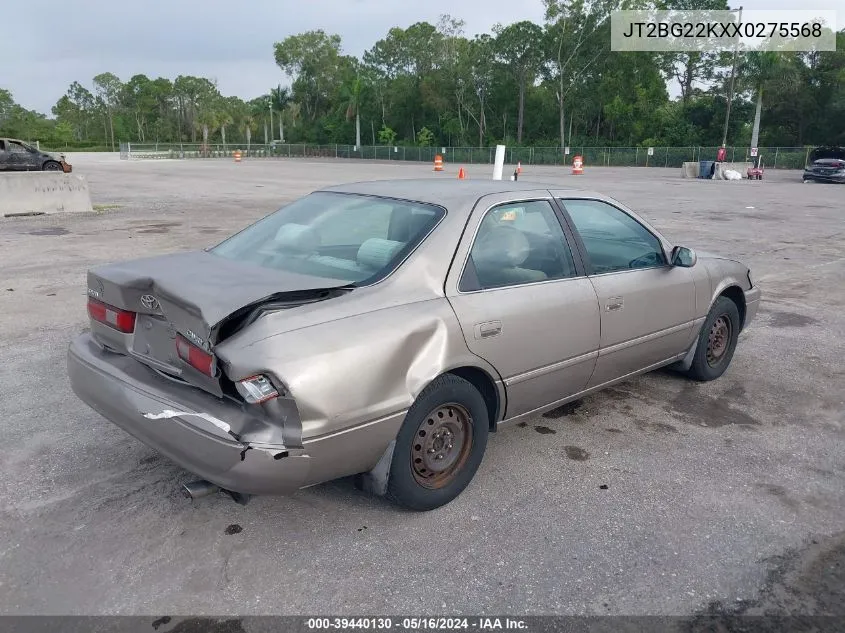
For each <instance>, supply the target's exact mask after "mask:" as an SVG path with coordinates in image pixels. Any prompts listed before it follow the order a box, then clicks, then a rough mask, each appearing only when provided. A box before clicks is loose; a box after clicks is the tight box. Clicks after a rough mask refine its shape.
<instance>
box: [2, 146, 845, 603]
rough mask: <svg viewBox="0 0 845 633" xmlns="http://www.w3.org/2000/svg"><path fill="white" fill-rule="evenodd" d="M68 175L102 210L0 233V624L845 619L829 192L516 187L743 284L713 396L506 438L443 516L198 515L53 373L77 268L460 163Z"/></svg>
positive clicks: (335, 494) (575, 412)
mask: <svg viewBox="0 0 845 633" xmlns="http://www.w3.org/2000/svg"><path fill="white" fill-rule="evenodd" d="M71 160H72V162H74V173H79V174H83V175H85V176H86V177H87V178H88V180H89V183H90V188H91V193H92V198H93V202H94V204H95V208H96V209H97V210H96V211H95V213H93V214H74V215H52V216H42V217H31V218H6V219H0V385H2V392H1V393H2V395H0V425H2V430H3V434H2V435H3V450H2V452H0V613H5V614H56V615H58V614H144V615H149V616H155V615H161V614H167V613H170V614H196V615H203V614H212V615H224V614H306V613H312V614H327V613H336V614H344V615H351V614H413V615H428V614H446V615H453V614H504V613H512V614H582V615H593V614H632V615H637V614H673V615H674V614H692V613H701V612H704V611H707V610H709V611H715V612H720V611H724V612H738V611H739V610H742V609H745V610H747V609H751V608H757V609H758V610H759V609H763V610H765V609H769V608H771V609H786V608H791V609H793V610H797V611H799V612H801V611H802V610H804V611H807V612H810V613H830V612H836V610H837V609H838V612H839V613H840V614H842V613H845V607H843V605H845V600H842V601H838V600H837V599H836V596H841V595H842V587H843V583H845V579H843V578H842V573H839V574H838V575H836V574H834V573H832V572H830V570H831V569H833V566H834V565H840V566H841V565H845V563H843V561H845V556H843V551H845V545H843V543H845V540H843V529H845V528H844V527H843V526H845V429H843V422H845V388H843V385H845V370H843V368H842V358H843V356H844V355H845V316H843V314H845V311H843V307H845V285H843V279H845V215H843V213H845V211H844V210H845V187H839V186H835V185H803V184H802V183H801V181H800V173H798V172H772V171H768V172H767V173H766V179H765V180H763V181H760V182H750V181H741V182H716V181H699V180H684V179H682V178H681V177H680V170H674V169H671V170H664V169H637V168H618V169H615V168H605V169H601V168H592V167H591V166H590V165H587V166H586V171H585V174H584V175H583V176H578V177H575V176H572V175H570V173H569V171H570V170H569V169H565V168H553V167H543V168H541V167H532V166H524V167H523V171H524V173H523V175H522V177H521V179H522V180H536V181H539V182H551V183H555V184H560V185H562V186H578V187H582V188H589V189H595V190H599V191H602V192H604V193H607V194H610V195H612V196H614V197H616V198H618V199H619V200H621V201H622V202H624V203H626V204H628V205H629V206H631V207H633V208H634V209H636V210H637V211H639V212H641V213H642V214H643V215H644V216H645V217H646V218H649V219H650V220H651V221H652V222H653V223H654V224H655V225H656V226H657V228H658V229H660V230H661V231H662V232H664V234H666V235H667V237H669V238H670V239H672V240H674V241H675V242H676V243H681V244H684V245H687V246H692V247H693V248H696V249H699V250H701V251H709V252H716V253H722V254H729V255H733V256H736V257H738V258H739V259H741V260H743V261H744V262H746V263H748V264H749V265H750V266H751V268H752V274H753V277H754V279H755V281H756V282H758V283H759V284H760V286H761V287H762V290H763V303H762V305H761V309H760V313H759V314H758V316H757V319H756V320H755V321H754V322H753V323H752V325H751V326H750V327H749V328H748V329H747V330H746V331H744V332H743V334H742V335H741V337H740V343H739V348H738V350H737V353H736V355H735V357H734V360H733V363H732V365H731V367H730V368H729V370H728V371H727V373H726V374H725V375H724V376H723V377H722V378H721V379H719V380H717V381H715V382H711V383H706V384H698V383H692V382H688V381H686V380H685V379H683V378H681V377H679V376H677V375H674V374H672V373H669V372H665V371H662V372H656V373H653V374H648V375H645V376H641V377H639V378H636V379H634V380H631V381H629V382H627V383H624V384H621V385H618V386H617V387H615V388H612V389H608V390H606V391H605V392H602V393H599V394H596V395H593V396H590V397H588V398H586V399H585V400H583V401H581V402H579V403H576V404H573V405H571V406H568V407H565V408H563V409H562V410H559V411H555V412H551V413H550V414H547V415H546V416H544V417H539V418H537V419H535V420H532V421H531V422H530V423H529V424H527V425H526V426H524V427H513V428H509V429H504V430H502V431H501V432H499V433H497V434H496V435H494V436H492V438H491V441H490V442H489V444H488V448H487V453H486V455H485V458H484V462H483V464H482V466H481V468H480V470H479V472H478V474H477V475H476V477H475V479H474V481H473V482H472V484H471V485H470V487H469V488H468V489H467V490H466V491H465V492H464V493H463V494H462V495H461V496H460V497H459V498H458V499H457V500H456V501H454V502H453V503H451V504H449V505H447V506H445V507H443V508H441V509H438V510H436V511H433V512H429V513H424V514H416V513H409V512H404V511H400V510H397V509H396V508H394V507H393V506H391V505H389V504H388V503H386V502H385V501H383V500H381V499H379V498H374V497H371V496H369V495H367V494H365V493H363V492H360V491H358V490H357V489H356V488H355V487H354V486H353V485H352V483H351V482H349V481H347V480H341V481H336V482H331V483H327V484H324V485H320V486H316V487H313V488H309V489H306V490H302V491H300V492H298V493H297V494H295V495H293V496H291V497H263V498H255V499H253V500H252V501H251V502H250V503H249V505H247V506H240V505H237V504H235V503H233V502H232V501H231V500H229V499H228V498H226V497H224V496H222V495H221V496H219V497H216V496H213V497H207V498H204V499H201V500H198V501H195V502H190V501H188V500H186V499H185V498H184V497H182V495H181V494H180V492H179V485H180V484H181V483H183V482H186V481H190V480H191V479H192V477H191V475H190V474H189V473H186V472H185V471H183V470H181V469H180V468H178V467H176V466H175V465H173V464H172V463H170V462H169V461H168V460H166V459H165V458H162V457H159V456H158V455H157V454H156V453H155V452H154V451H152V450H151V449H148V448H147V447H145V446H144V445H143V444H141V443H140V442H138V441H136V440H135V439H133V438H132V437H130V436H129V435H127V434H126V433H124V432H123V431H121V430H120V429H118V428H117V427H115V426H113V425H112V424H111V423H109V422H107V421H106V420H104V419H103V418H101V417H100V416H99V415H97V414H96V413H94V412H93V411H92V410H90V409H89V408H88V407H87V406H85V405H84V404H83V403H82V402H80V401H79V400H78V399H77V398H76V397H75V396H74V395H73V393H72V392H71V390H70V387H69V385H68V381H67V377H66V366H65V352H66V346H67V343H68V341H69V340H70V338H71V337H72V336H74V335H75V334H77V333H78V332H80V331H82V330H83V329H84V328H85V327H86V324H87V315H86V310H85V302H86V283H85V272H86V270H87V268H88V267H89V266H91V265H94V264H98V263H101V262H108V261H115V260H121V259H128V258H133V257H142V256H148V255H156V254H162V253H167V252H173V251H177V250H183V249H193V248H198V247H204V246H208V245H211V244H213V243H216V242H217V241H219V240H221V239H222V238H223V237H225V236H227V235H229V234H231V233H232V232H234V231H235V230H237V229H240V228H242V227H244V226H245V225H247V224H249V223H250V222H252V221H254V220H255V219H257V218H259V217H261V216H263V215H265V214H267V213H270V212H271V211H273V210H275V209H276V208H277V207H278V206H279V205H280V204H282V203H284V202H287V201H289V200H291V199H293V198H295V197H297V196H299V195H302V194H305V193H307V192H309V191H311V190H313V189H315V188H318V187H320V186H323V185H328V184H335V183H341V182H348V181H355V180H371V179H385V178H413V177H432V178H434V177H438V178H454V177H455V173H456V171H457V167H458V166H457V165H447V172H446V173H444V174H433V173H432V170H431V166H429V165H419V164H398V163H377V162H348V161H334V160H322V161H321V160H313V159H312V160H309V159H302V160H300V161H288V160H267V161H260V160H245V161H244V162H242V163H239V164H236V163H234V162H231V161H228V160H218V161H214V160H209V161H185V162H179V161H146V162H144V161H138V162H126V161H119V160H116V159H114V158H113V157H111V156H105V155H104V156H87V155H81V156H79V157H74V158H72V159H71ZM466 167H467V171H468V172H469V177H470V178H485V179H486V178H489V177H490V174H491V172H492V167H491V166H487V165H469V166H466ZM506 173H507V169H506ZM814 566H815V567H814ZM813 569H818V570H821V571H818V572H813V571H812V570H813ZM837 569H845V567H838V568H837ZM807 570H810V571H807ZM825 570H826V571H825ZM828 572H830V573H828ZM808 574H809V575H808ZM825 574H827V575H825ZM820 578H821V580H819V579H820ZM790 579H793V580H790ZM795 579H798V580H795ZM777 583H781V584H783V583H792V584H791V585H790V589H789V590H785V591H780V592H778V591H774V590H773V586H775V585H777ZM801 583H803V584H801ZM820 584H821V585H823V587H822V588H819V586H820ZM799 585H800V587H799ZM802 587H803V588H802ZM795 591H798V592H799V593H798V594H796V593H795ZM801 591H803V592H804V594H800V592H801ZM790 592H792V593H790ZM805 594H806V596H807V599H806V600H805V599H800V598H796V596H800V595H805ZM784 596H786V597H784ZM790 596H791V597H790Z"/></svg>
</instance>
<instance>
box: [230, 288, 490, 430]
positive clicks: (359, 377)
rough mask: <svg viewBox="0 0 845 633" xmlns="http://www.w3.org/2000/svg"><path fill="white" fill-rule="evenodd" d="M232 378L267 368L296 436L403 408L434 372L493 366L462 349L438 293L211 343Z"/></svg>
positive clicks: (357, 423)
mask: <svg viewBox="0 0 845 633" xmlns="http://www.w3.org/2000/svg"><path fill="white" fill-rule="evenodd" d="M216 351H217V354H218V356H220V358H222V359H223V360H224V361H225V362H226V363H227V364H228V374H229V375H230V377H231V378H233V379H237V378H239V377H240V378H244V377H247V376H250V375H253V374H255V373H261V372H269V373H272V374H273V375H274V376H276V377H277V378H278V379H279V380H280V381H281V382H283V383H284V384H285V386H286V387H287V389H288V390H289V392H290V394H291V396H292V397H293V398H294V400H295V401H296V404H297V408H298V410H299V415H300V420H301V424H302V437H303V440H308V439H314V438H319V437H324V436H327V435H331V434H333V433H338V432H341V431H344V430H348V429H350V428H354V427H356V426H360V425H363V424H367V423H368V422H373V421H376V420H380V419H383V418H387V417H389V416H392V415H394V414H396V413H399V412H404V411H405V410H407V409H408V408H409V407H410V406H411V404H412V403H413V402H414V400H415V398H416V397H417V395H419V393H420V392H421V391H422V390H423V389H424V388H425V387H426V386H427V385H428V384H429V383H430V382H431V381H432V380H434V379H435V378H436V377H437V376H439V375H440V374H442V373H445V372H447V371H449V370H450V369H454V368H456V367H462V366H473V367H478V368H480V369H482V370H484V371H486V372H487V373H488V375H490V376H491V377H492V378H494V380H495V379H497V378H498V377H497V375H496V373H495V370H493V368H492V367H490V366H489V365H488V364H486V363H485V362H484V361H483V360H482V359H480V358H478V357H476V356H474V355H473V354H471V353H470V352H469V350H468V349H467V346H466V343H465V341H464V338H463V334H462V332H461V328H460V325H459V324H458V321H457V318H456V317H455V314H454V312H453V311H452V308H451V306H450V305H449V303H448V301H447V300H446V299H445V298H433V299H427V300H423V301H418V302H413V303H407V304H401V305H396V306H393V307H386V308H382V309H378V310H373V311H370V312H366V313H363V314H357V315H351V316H347V317H345V318H342V319H337V320H333V321H327V322H323V323H318V324H315V325H311V326H309V327H304V328H300V329H296V330H292V331H288V332H283V333H279V334H276V335H274V336H270V337H268V338H265V339H262V340H258V341H255V342H252V343H250V344H248V345H239V344H238V342H237V340H236V339H233V340H231V341H227V342H226V343H224V344H222V345H221V346H219V347H218V349H217V350H216Z"/></svg>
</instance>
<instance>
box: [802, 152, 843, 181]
mask: <svg viewBox="0 0 845 633" xmlns="http://www.w3.org/2000/svg"><path fill="white" fill-rule="evenodd" d="M807 163H808V164H807V166H806V167H804V178H803V179H804V182H805V183H806V182H837V183H840V184H845V148H843V147H829V146H828V147H817V148H816V149H814V150H813V151H812V152H810V155H809V156H808V161H807Z"/></svg>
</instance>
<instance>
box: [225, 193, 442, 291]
mask: <svg viewBox="0 0 845 633" xmlns="http://www.w3.org/2000/svg"><path fill="white" fill-rule="evenodd" d="M444 214H445V210H444V209H443V208H442V207H437V206H434V205H429V204H422V203H418V202H409V201H406V200H394V199H389V198H379V197H375V196H363V195H353V194H338V193H328V192H317V193H312V194H311V195H308V196H306V197H304V198H300V199H299V200H297V201H296V202H294V203H292V204H290V205H288V206H286V207H283V208H281V209H279V210H278V211H276V212H275V213H273V214H271V215H269V216H267V217H266V218H263V219H262V220H259V221H258V222H256V223H255V224H253V225H251V226H249V227H247V228H246V229H244V230H243V231H241V232H240V233H237V234H236V235H234V236H232V237H230V238H229V239H227V240H226V241H224V242H222V243H220V244H218V245H217V246H215V247H214V248H212V249H211V250H210V251H209V252H211V253H213V254H215V255H219V256H221V257H226V258H228V259H233V260H237V261H241V262H249V263H252V264H256V265H258V266H263V267H264V268H272V269H276V270H284V271H287V272H294V273H299V274H303V275H313V276H316V277H327V278H330V279H341V280H345V281H348V282H350V283H354V284H355V285H367V284H371V283H375V282H376V281H379V280H380V279H383V278H384V277H386V276H387V275H388V274H389V273H390V272H392V271H393V270H394V269H395V268H396V267H397V266H398V265H399V264H400V263H401V262H402V261H403V260H404V259H405V257H406V256H407V255H408V254H409V253H410V252H411V251H413V250H414V248H415V247H416V246H417V245H418V244H419V243H420V242H421V241H422V240H423V239H424V238H425V236H426V235H428V233H429V231H431V229H432V228H433V227H434V226H435V225H436V224H437V222H438V221H439V220H440V218H442V217H443V215H444Z"/></svg>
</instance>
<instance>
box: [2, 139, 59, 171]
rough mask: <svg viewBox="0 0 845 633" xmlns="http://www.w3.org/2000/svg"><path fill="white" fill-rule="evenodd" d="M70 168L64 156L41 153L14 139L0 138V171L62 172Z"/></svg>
mask: <svg viewBox="0 0 845 633" xmlns="http://www.w3.org/2000/svg"><path fill="white" fill-rule="evenodd" d="M71 170H72V167H71V166H70V164H69V163H68V162H67V161H65V155H64V154H55V153H52V152H42V151H41V150H40V149H38V148H35V147H33V146H32V145H29V144H28V143H24V142H23V141H20V140H18V139H14V138H0V171H63V172H65V173H66V174H68V173H70V172H71Z"/></svg>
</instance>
